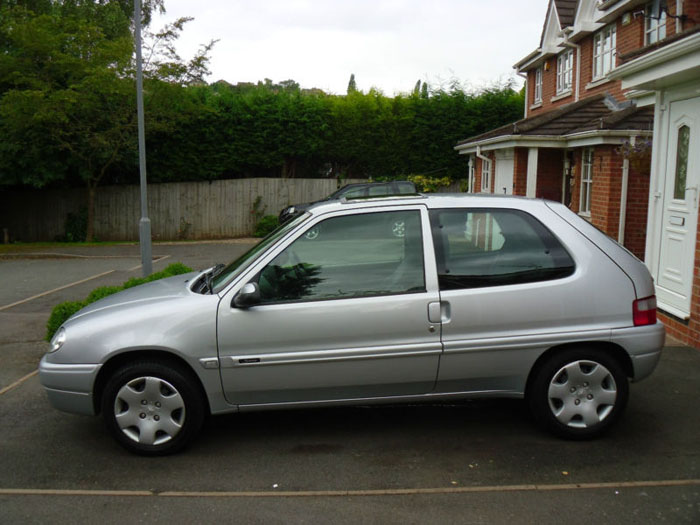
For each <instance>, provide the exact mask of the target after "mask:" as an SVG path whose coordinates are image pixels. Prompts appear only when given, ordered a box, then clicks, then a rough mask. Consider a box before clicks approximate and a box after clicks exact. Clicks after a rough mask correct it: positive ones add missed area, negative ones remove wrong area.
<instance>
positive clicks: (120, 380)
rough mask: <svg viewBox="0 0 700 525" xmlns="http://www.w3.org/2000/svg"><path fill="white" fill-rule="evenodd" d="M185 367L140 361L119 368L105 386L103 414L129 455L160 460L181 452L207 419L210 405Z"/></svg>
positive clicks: (110, 428) (113, 433)
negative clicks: (134, 454) (161, 456)
mask: <svg viewBox="0 0 700 525" xmlns="http://www.w3.org/2000/svg"><path fill="white" fill-rule="evenodd" d="M191 375H192V374H191V373H189V372H188V371H187V370H186V369H184V368H183V367H180V366H173V365H172V364H165V363H164V362H160V361H139V362H135V363H131V364H128V365H126V366H123V367H122V368H119V369H117V370H116V371H115V372H114V374H112V376H111V377H110V379H109V380H108V381H107V384H106V385H105V389H104V392H103V396H102V414H103V417H104V420H105V424H106V425H107V429H108V430H109V432H110V433H111V434H112V436H113V437H114V438H115V439H116V440H117V442H119V444H120V445H122V446H123V447H124V448H126V449H127V450H129V451H130V452H134V453H136V454H142V455H149V456H158V455H165V454H172V453H174V452H177V451H179V450H181V449H182V448H183V447H185V446H186V445H187V444H188V443H189V442H191V441H192V439H194V438H195V437H196V436H197V434H198V433H199V430H200V428H201V426H202V422H203V421H204V413H205V408H206V403H205V400H204V397H203V394H202V393H201V391H200V389H199V388H198V385H197V384H195V382H194V379H193V378H192V377H191Z"/></svg>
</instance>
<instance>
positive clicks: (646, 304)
mask: <svg viewBox="0 0 700 525" xmlns="http://www.w3.org/2000/svg"><path fill="white" fill-rule="evenodd" d="M632 319H633V321H634V326H644V325H648V324H655V323H656V296H655V295H651V296H649V297H645V298H644V299H637V300H636V301H634V302H633V303H632Z"/></svg>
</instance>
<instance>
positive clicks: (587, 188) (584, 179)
mask: <svg viewBox="0 0 700 525" xmlns="http://www.w3.org/2000/svg"><path fill="white" fill-rule="evenodd" d="M594 154H595V150H594V148H585V149H584V150H583V151H582V152H581V189H580V193H579V203H578V209H579V215H583V216H586V217H590V216H591V200H592V199H591V195H592V192H593V159H594ZM584 195H585V198H584Z"/></svg>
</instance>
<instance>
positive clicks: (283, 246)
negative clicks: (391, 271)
mask: <svg viewBox="0 0 700 525" xmlns="http://www.w3.org/2000/svg"><path fill="white" fill-rule="evenodd" d="M408 212H410V213H414V214H416V215H417V217H418V234H419V236H420V243H419V244H420V251H421V255H420V261H421V265H422V271H423V288H422V289H421V290H412V291H390V292H387V293H363V294H362V295H339V296H332V297H308V298H295V299H281V300H261V301H260V302H259V303H256V304H255V306H256V307H267V306H275V305H293V304H308V303H313V302H325V301H341V300H349V299H365V300H366V299H372V298H381V297H391V296H398V295H414V294H424V293H428V291H429V288H430V287H431V286H433V285H431V284H430V279H429V271H430V268H431V266H430V264H429V262H428V260H427V259H426V253H429V252H426V236H427V235H429V232H430V230H429V224H430V223H429V219H428V216H427V211H426V210H425V208H424V207H418V206H411V207H408V206H401V207H391V208H383V209H360V210H353V212H351V213H347V212H342V211H339V212H335V213H331V214H328V215H323V216H321V217H319V220H316V221H312V222H309V223H307V224H306V225H305V227H304V228H302V229H299V230H298V231H296V232H295V233H294V235H293V237H292V238H290V239H288V240H287V241H285V242H284V243H280V244H279V245H278V246H276V247H275V248H274V249H273V250H272V251H271V252H269V253H267V254H266V255H265V257H264V260H261V261H260V264H256V266H255V268H254V269H253V270H252V271H251V272H250V273H248V274H247V275H246V276H245V277H244V278H243V280H242V282H246V283H249V282H254V283H258V285H259V281H260V277H261V274H262V273H263V271H265V270H266V269H267V268H268V267H269V266H270V265H271V264H272V263H273V262H274V261H275V260H276V259H277V258H278V257H279V256H280V255H282V254H283V253H284V252H286V251H287V250H289V249H290V248H292V247H293V246H294V244H295V243H296V242H298V241H300V240H301V239H302V238H303V237H304V236H305V235H306V234H307V233H308V232H309V230H312V229H314V228H318V227H319V226H320V225H321V224H323V223H324V222H326V221H328V220H333V219H339V218H349V217H359V216H366V215H382V214H390V213H408ZM312 242H313V241H312Z"/></svg>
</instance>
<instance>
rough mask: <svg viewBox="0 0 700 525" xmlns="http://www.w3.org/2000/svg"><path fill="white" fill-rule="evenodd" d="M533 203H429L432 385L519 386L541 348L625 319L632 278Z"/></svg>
mask: <svg viewBox="0 0 700 525" xmlns="http://www.w3.org/2000/svg"><path fill="white" fill-rule="evenodd" d="M540 208H541V213H540V214H539V215H538V216H534V215H532V214H531V213H527V212H526V211H524V210H518V209H509V208H454V209H435V210H431V214H430V216H431V221H432V224H433V235H434V239H435V249H436V257H437V269H438V280H439V286H440V297H441V300H442V301H441V307H442V311H443V316H444V318H445V319H444V322H443V324H442V338H443V344H444V354H443V356H442V358H441V363H440V374H439V377H438V384H437V387H436V390H437V391H440V392H473V391H480V392H492V393H497V392H504V393H508V394H510V395H512V394H517V393H522V392H523V391H524V388H525V381H526V379H527V374H528V372H529V371H530V369H531V367H532V365H533V363H534V362H535V360H536V359H537V357H539V356H540V355H541V354H542V353H543V352H544V351H545V350H547V349H548V348H551V347H553V346H556V345H558V344H564V343H573V342H576V341H586V340H589V341H590V340H596V339H597V340H603V341H606V340H609V337H610V329H611V328H615V327H621V326H628V325H629V324H630V322H631V318H630V310H631V301H632V298H633V297H634V289H633V287H632V283H631V281H630V280H629V279H628V278H626V277H625V276H624V274H622V272H621V271H620V270H619V268H618V267H617V266H616V265H615V263H614V262H612V261H611V260H610V259H609V258H608V257H607V256H605V255H604V254H603V253H602V252H600V250H598V249H596V248H595V247H593V246H592V245H590V243H588V241H587V240H586V239H585V238H584V237H583V236H581V235H578V234H577V233H576V232H574V231H573V230H571V228H569V227H568V226H567V225H566V224H565V223H564V221H563V220H561V219H560V218H558V217H557V216H555V215H554V214H550V213H549V211H548V210H545V209H544V207H540ZM538 217H539V218H538ZM540 219H542V220H540ZM545 224H546V226H545ZM563 239H565V240H566V247H565V246H564V244H563V242H562V240H563ZM626 298H629V302H627V303H624V301H625V300H627V299H626ZM621 301H622V302H623V303H624V304H622V305H621Z"/></svg>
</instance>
